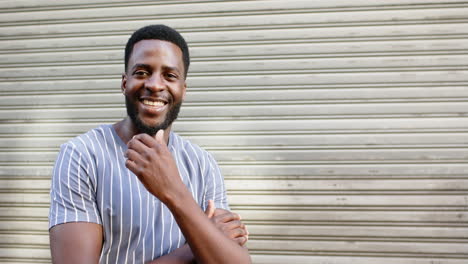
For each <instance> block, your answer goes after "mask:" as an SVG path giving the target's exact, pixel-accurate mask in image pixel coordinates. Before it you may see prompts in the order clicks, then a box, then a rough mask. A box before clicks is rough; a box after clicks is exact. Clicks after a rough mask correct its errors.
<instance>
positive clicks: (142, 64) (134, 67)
mask: <svg viewBox="0 0 468 264" xmlns="http://www.w3.org/2000/svg"><path fill="white" fill-rule="evenodd" d="M137 68H144V69H151V66H149V65H148V64H144V63H138V64H135V65H133V67H132V70H134V69H137Z"/></svg>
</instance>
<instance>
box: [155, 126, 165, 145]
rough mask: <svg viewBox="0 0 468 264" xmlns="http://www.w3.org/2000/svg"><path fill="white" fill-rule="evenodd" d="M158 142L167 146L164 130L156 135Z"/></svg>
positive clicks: (160, 130)
mask: <svg viewBox="0 0 468 264" xmlns="http://www.w3.org/2000/svg"><path fill="white" fill-rule="evenodd" d="M156 141H157V142H158V143H159V144H161V145H164V146H165V145H166V142H165V140H164V130H162V129H159V130H158V132H157V133H156Z"/></svg>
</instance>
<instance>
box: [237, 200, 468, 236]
mask: <svg viewBox="0 0 468 264" xmlns="http://www.w3.org/2000/svg"><path fill="white" fill-rule="evenodd" d="M233 209H235V210H236V212H238V213H239V214H240V215H241V216H242V217H243V218H244V219H247V220H246V222H247V223H249V225H248V226H250V224H257V225H262V224H264V225H265V224H268V225H265V226H269V225H271V224H274V223H278V224H281V223H285V224H311V225H318V226H323V225H327V224H349V225H351V224H359V223H368V224H373V225H380V226H386V225H388V226H396V225H399V226H436V227H440V226H442V227H450V226H459V227H460V226H465V225H463V223H466V222H467V221H468V212H467V211H466V210H463V209H459V210H449V209H448V208H439V209H438V210H432V209H431V208H428V209H424V208H420V209H418V210H414V209H405V208H392V210H389V209H388V208H382V209H380V210H379V209H373V210H369V209H367V208H353V209H348V208H331V209H330V208H323V209H320V208H318V209H317V208H308V209H307V210H304V209H303V208H296V207H285V208H280V207H277V208H271V209H265V208H260V207H255V206H251V207H250V208H249V206H246V207H241V206H233ZM340 209H341V210H340ZM258 234H261V233H258Z"/></svg>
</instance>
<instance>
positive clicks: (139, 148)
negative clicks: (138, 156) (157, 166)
mask: <svg viewBox="0 0 468 264" xmlns="http://www.w3.org/2000/svg"><path fill="white" fill-rule="evenodd" d="M127 148H128V149H129V150H130V149H132V150H134V151H136V152H138V153H143V152H145V151H148V149H149V147H148V146H147V145H146V144H145V143H144V142H143V141H142V140H141V136H140V135H137V136H134V137H133V138H132V139H130V141H128V143H127Z"/></svg>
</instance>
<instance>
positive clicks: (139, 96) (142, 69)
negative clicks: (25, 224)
mask: <svg viewBox="0 0 468 264" xmlns="http://www.w3.org/2000/svg"><path fill="white" fill-rule="evenodd" d="M189 63H190V59H189V52H188V47H187V44H186V43H185V40H184V39H183V38H182V36H181V35H180V34H179V33H178V32H177V31H175V30H173V29H172V28H169V27H167V26H163V25H153V26H147V27H144V28H141V29H139V30H137V31H136V32H135V33H134V34H133V35H132V36H131V38H130V39H129V41H128V43H127V45H126V48H125V73H124V74H123V75H122V82H121V88H122V92H123V94H124V96H125V102H126V107H127V114H128V116H127V117H126V118H125V119H123V120H122V121H120V122H118V123H116V124H114V125H103V126H100V127H98V128H96V129H93V130H91V131H89V132H87V133H86V134H83V135H81V136H78V137H76V138H74V139H72V140H70V141H69V142H68V143H66V144H63V145H62V146H61V151H60V153H59V156H58V158H57V160H56V164H55V167H54V171H53V179H52V188H51V208H50V215H49V221H50V224H49V225H50V245H51V251H52V260H53V262H54V263H98V262H99V263H146V262H149V261H151V263H194V262H195V261H196V262H199V263H236V264H239V263H250V256H249V254H248V251H247V249H246V248H245V247H243V245H244V243H245V242H246V241H247V235H248V233H247V231H246V229H245V227H244V225H243V224H242V223H241V221H240V217H239V216H238V215H237V214H234V213H231V212H229V211H227V210H223V209H220V208H224V209H228V205H227V200H226V196H225V189H224V183H223V178H222V176H221V174H220V171H219V168H218V166H217V164H216V162H215V160H214V159H213V158H212V156H211V155H210V154H208V153H207V152H206V151H204V150H202V149H201V148H199V147H198V146H196V145H194V144H191V143H190V142H189V141H186V140H184V139H182V138H181V137H180V136H178V135H177V134H175V133H173V132H171V125H172V122H173V121H174V120H175V119H176V118H177V114H178V112H179V108H180V106H181V104H182V101H183V100H184V97H185V91H186V82H185V79H186V76H187V70H188V67H189ZM215 207H217V209H216V210H215ZM203 210H205V212H204V211H203Z"/></svg>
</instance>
